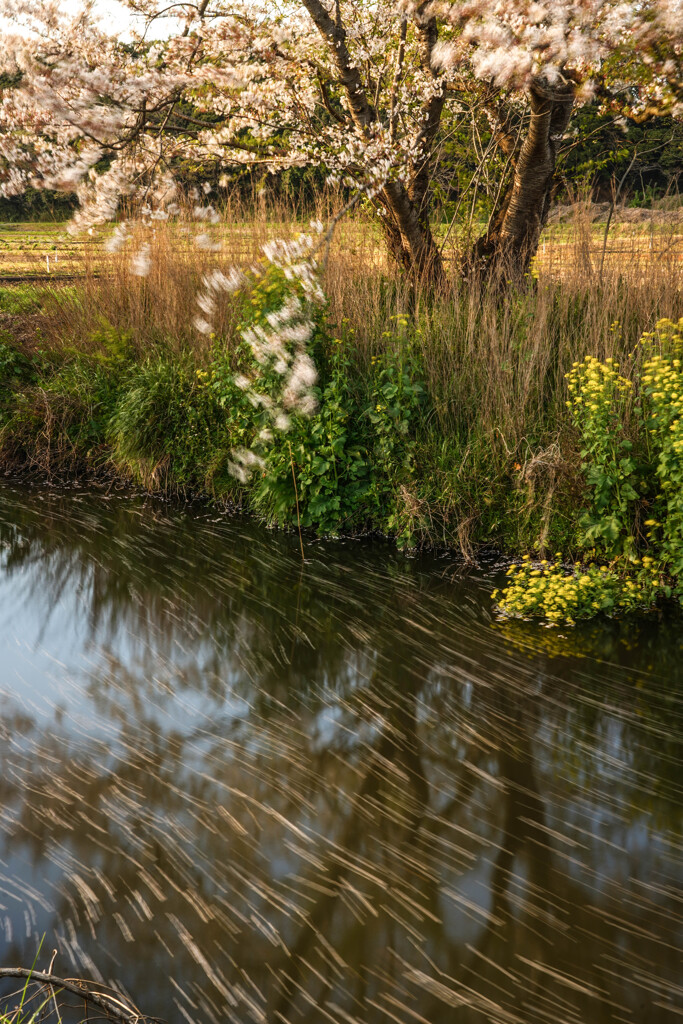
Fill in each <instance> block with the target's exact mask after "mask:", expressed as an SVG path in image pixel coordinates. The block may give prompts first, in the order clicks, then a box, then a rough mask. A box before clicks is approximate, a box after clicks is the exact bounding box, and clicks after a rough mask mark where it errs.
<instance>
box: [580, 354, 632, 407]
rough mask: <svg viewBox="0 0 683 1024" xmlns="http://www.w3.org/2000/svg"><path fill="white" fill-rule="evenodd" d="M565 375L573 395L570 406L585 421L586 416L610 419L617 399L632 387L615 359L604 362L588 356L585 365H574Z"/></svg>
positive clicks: (583, 363) (582, 363) (584, 361)
mask: <svg viewBox="0 0 683 1024" xmlns="http://www.w3.org/2000/svg"><path fill="white" fill-rule="evenodd" d="M565 376H566V378H567V386H568V389H569V394H570V395H571V399H570V401H568V402H567V403H566V404H567V407H568V408H570V409H575V410H577V411H579V412H581V415H582V418H584V417H585V416H586V414H588V416H589V417H590V416H592V417H596V416H600V415H601V414H602V415H604V416H610V415H611V414H612V411H613V402H614V399H615V398H616V397H617V396H618V395H621V394H626V393H627V392H628V391H629V389H630V388H631V386H632V385H631V381H630V380H626V378H625V377H622V376H621V375H620V373H619V364H618V363H617V362H615V360H614V359H606V360H605V362H604V363H601V362H600V360H599V359H596V358H595V356H586V358H585V359H584V360H583V362H581V363H579V362H576V363H573V364H572V369H571V370H570V372H569V373H568V374H566V375H565ZM581 406H582V407H583V408H582V409H581V408H580V407H581Z"/></svg>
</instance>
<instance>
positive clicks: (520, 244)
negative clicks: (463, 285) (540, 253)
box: [471, 82, 574, 279]
mask: <svg viewBox="0 0 683 1024" xmlns="http://www.w3.org/2000/svg"><path fill="white" fill-rule="evenodd" d="M529 101H530V105H531V118H530V122H529V128H528V131H527V134H526V137H525V139H524V142H523V143H522V147H521V149H520V151H519V156H518V157H517V160H516V163H515V167H514V172H513V178H512V182H511V184H510V187H509V188H508V190H507V192H506V194H505V195H504V196H503V198H502V201H501V203H500V204H499V207H498V210H497V211H496V213H495V214H494V216H493V218H492V220H491V224H490V226H489V229H488V231H487V233H486V235H484V236H483V238H481V239H479V241H478V242H477V243H476V245H475V246H474V250H473V253H472V261H471V262H472V264H473V267H474V269H475V270H476V271H477V272H478V273H484V274H485V275H489V274H491V273H492V272H493V273H495V272H499V273H502V274H505V275H506V276H510V277H512V278H517V279H519V278H522V277H524V275H525V274H526V273H527V272H528V270H529V264H530V262H531V258H532V257H533V255H534V253H535V252H536V249H537V248H538V241H539V238H540V235H541V231H542V230H543V227H544V226H545V223H546V220H547V218H548V211H549V209H550V200H551V196H552V186H553V180H554V177H555V164H556V160H557V143H558V140H559V139H560V138H561V137H562V135H563V134H564V132H565V130H566V128H567V125H568V124H569V119H570V117H571V112H572V107H573V105H574V83H573V82H567V83H566V84H565V85H562V86H561V87H558V88H550V87H549V86H547V85H546V84H544V83H542V82H534V83H533V84H532V85H531V87H530V90H529Z"/></svg>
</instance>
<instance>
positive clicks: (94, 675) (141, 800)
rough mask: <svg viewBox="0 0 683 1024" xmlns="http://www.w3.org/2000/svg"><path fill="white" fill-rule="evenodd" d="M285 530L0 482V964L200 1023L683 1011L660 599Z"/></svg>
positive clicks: (523, 1020) (669, 685) (469, 1023)
mask: <svg viewBox="0 0 683 1024" xmlns="http://www.w3.org/2000/svg"><path fill="white" fill-rule="evenodd" d="M304 543H305V548H306V561H305V564H302V563H301V557H300V552H299V540H298V537H296V536H290V535H284V534H277V533H273V532H270V531H267V530H265V529H264V528H263V527H262V526H260V525H258V524H257V523H253V522H251V521H249V520H247V519H244V518H239V517H235V518H230V517H228V516H225V515H222V514H220V513H219V512H217V511H216V510H215V509H210V508H207V507H206V506H204V507H199V508H194V509H193V508H192V507H189V508H180V509H179V508H177V507H174V506H171V505H167V504H164V503H162V502H161V501H158V500H155V501H152V500H150V499H147V500H145V499H143V498H141V497H136V496H130V495H121V494H105V493H88V492H85V491H82V490H79V489H78V488H75V489H73V490H69V491H56V490H40V489H33V490H32V489H28V488H21V487H18V486H14V485H8V484H4V485H2V486H0V666H1V669H0V706H1V708H2V718H1V723H0V739H1V744H0V964H3V965H15V964H20V963H21V964H23V965H30V963H31V962H32V960H33V957H34V955H35V952H36V948H37V946H38V943H39V941H40V937H41V936H42V935H45V942H44V947H43V951H41V956H40V959H39V962H38V966H39V967H42V968H43V969H45V968H46V967H47V964H48V963H49V959H50V952H51V950H52V948H53V947H54V948H56V949H57V956H56V959H55V966H54V970H55V972H56V973H57V974H61V975H62V976H65V975H69V976H74V975H76V976H77V975H81V976H86V977H89V978H95V979H102V980H103V981H105V982H107V983H110V984H112V985H115V986H116V987H117V988H119V989H120V990H123V991H124V992H127V993H129V994H130V995H131V997H132V998H133V999H134V1000H135V1001H136V1002H137V1004H138V1005H139V1006H140V1007H141V1008H142V1009H143V1010H144V1011H145V1012H147V1013H149V1014H153V1015H156V1016H159V1017H162V1018H165V1019H166V1020H168V1021H196V1022H197V1024H204V1022H206V1024H208V1022H224V1021H231V1022H239V1024H243V1022H251V1021H255V1022H259V1021H268V1022H270V1021H273V1022H276V1021H278V1022H281V1021H287V1022H290V1021H291V1022H295V1021H296V1022H302V1021H303V1022H311V1024H312V1022H316V1024H317V1022H322V1021H332V1022H339V1024H342V1022H345V1024H349V1022H351V1024H355V1022H357V1024H390V1022H399V1024H414V1022H429V1024H441V1022H449V1024H450V1022H453V1021H457V1022H463V1024H484V1022H501V1024H514V1022H519V1024H532V1022H533V1024H537V1022H552V1024H556V1022H559V1021H563V1022H590V1024H602V1022H625V1021H633V1022H641V1024H642V1022H648V1024H653V1022H659V1021H662V1022H669V1021H677V1020H681V1016H682V1014H683V988H682V986H681V970H680V967H681V949H682V947H683V885H682V883H683V838H682V836H683V828H682V824H683V820H682V819H683V811H682V801H681V796H682V790H683V771H682V763H683V762H682V754H683V628H682V623H681V618H680V616H677V615H676V614H675V613H673V612H671V613H666V614H664V615H663V616H662V617H660V618H643V619H642V620H638V621H634V620H631V621H628V622H626V621H623V622H608V621H602V622H595V623H592V624H587V625H583V626H580V627H576V628H575V629H573V630H570V629H565V630H557V629H555V630H548V629H544V628H542V627H540V626H537V625H533V624H527V623H521V624H517V623H508V624H501V623H498V622H496V621H495V619H494V618H493V617H492V615H491V612H490V592H491V590H492V588H493V586H494V585H496V583H499V582H500V577H501V569H500V567H499V566H497V565H496V564H495V562H494V561H493V560H491V561H490V562H489V563H487V564H485V565H484V567H483V568H480V569H478V570H476V571H475V570H468V569H467V568H466V567H464V566H463V565H462V564H461V563H460V562H459V561H458V560H457V559H455V558H449V557H441V558H437V557H428V558H427V557H424V558H419V559H418V558H415V559H410V558H407V557H405V556H403V555H401V554H399V553H397V552H396V551H395V550H394V549H393V548H392V547H391V546H390V545H389V544H385V543H383V542H381V541H372V542H371V541H367V542H356V543H342V542H318V543H316V542H313V541H311V540H306V539H305V540H304ZM45 951H47V952H45Z"/></svg>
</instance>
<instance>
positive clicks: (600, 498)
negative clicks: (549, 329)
mask: <svg viewBox="0 0 683 1024" xmlns="http://www.w3.org/2000/svg"><path fill="white" fill-rule="evenodd" d="M618 371H619V368H618V364H617V363H616V362H615V361H614V360H612V359H609V360H607V361H606V362H604V363H601V362H599V361H598V360H597V359H595V358H594V357H593V356H586V358H585V360H584V361H583V362H582V363H579V362H577V363H575V364H574V366H573V368H572V370H571V372H570V373H568V374H567V384H568V389H569V394H570V396H571V397H570V400H569V401H568V402H567V406H568V407H569V410H570V413H571V417H572V420H573V422H574V424H575V426H576V427H577V429H578V431H579V434H580V437H581V458H582V460H583V461H582V467H581V468H582V470H583V472H584V473H585V475H586V481H587V483H588V486H589V487H590V489H591V508H590V511H588V512H586V513H585V514H584V515H582V516H581V518H580V519H579V524H578V525H579V528H580V530H581V536H580V543H581V545H582V546H584V547H598V548H600V549H601V550H602V551H603V552H604V553H605V555H607V556H613V555H617V554H627V555H628V554H630V553H632V552H633V551H634V548H635V540H634V537H633V534H632V525H631V520H632V507H633V505H632V503H633V502H634V501H636V500H637V499H638V497H639V492H638V476H637V463H636V460H635V459H634V458H633V454H632V448H633V444H632V442H631V441H630V440H629V439H628V438H626V437H624V430H623V418H624V406H625V403H626V400H627V396H628V395H629V393H630V391H631V387H632V385H631V382H630V381H629V380H627V379H626V378H624V377H622V376H621V375H620V374H619V372H618Z"/></svg>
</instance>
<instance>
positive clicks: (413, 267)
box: [380, 182, 446, 287]
mask: <svg viewBox="0 0 683 1024" xmlns="http://www.w3.org/2000/svg"><path fill="white" fill-rule="evenodd" d="M380 196H381V199H382V200H383V202H384V206H385V209H386V213H385V214H384V215H383V216H382V227H383V228H384V236H385V238H386V241H387V247H388V250H389V254H390V256H391V257H392V259H393V260H394V261H395V262H396V263H397V264H398V266H399V267H401V269H402V270H404V271H405V272H406V274H408V275H409V276H410V277H411V278H413V279H415V280H417V281H420V283H422V284H427V285H431V286H436V287H439V286H441V285H443V284H445V281H446V277H445V274H444V269H443V261H442V259H441V253H440V252H439V249H438V247H437V245H436V242H435V241H434V236H433V234H432V231H431V228H430V226H429V222H428V219H427V218H426V217H424V216H423V215H422V210H421V209H420V208H419V207H418V206H417V205H416V203H415V202H414V201H413V199H411V197H410V195H409V194H408V192H407V190H406V189H405V187H404V186H403V185H402V184H401V183H400V182H387V184H386V185H385V186H384V188H383V189H382V191H381V193H380Z"/></svg>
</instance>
